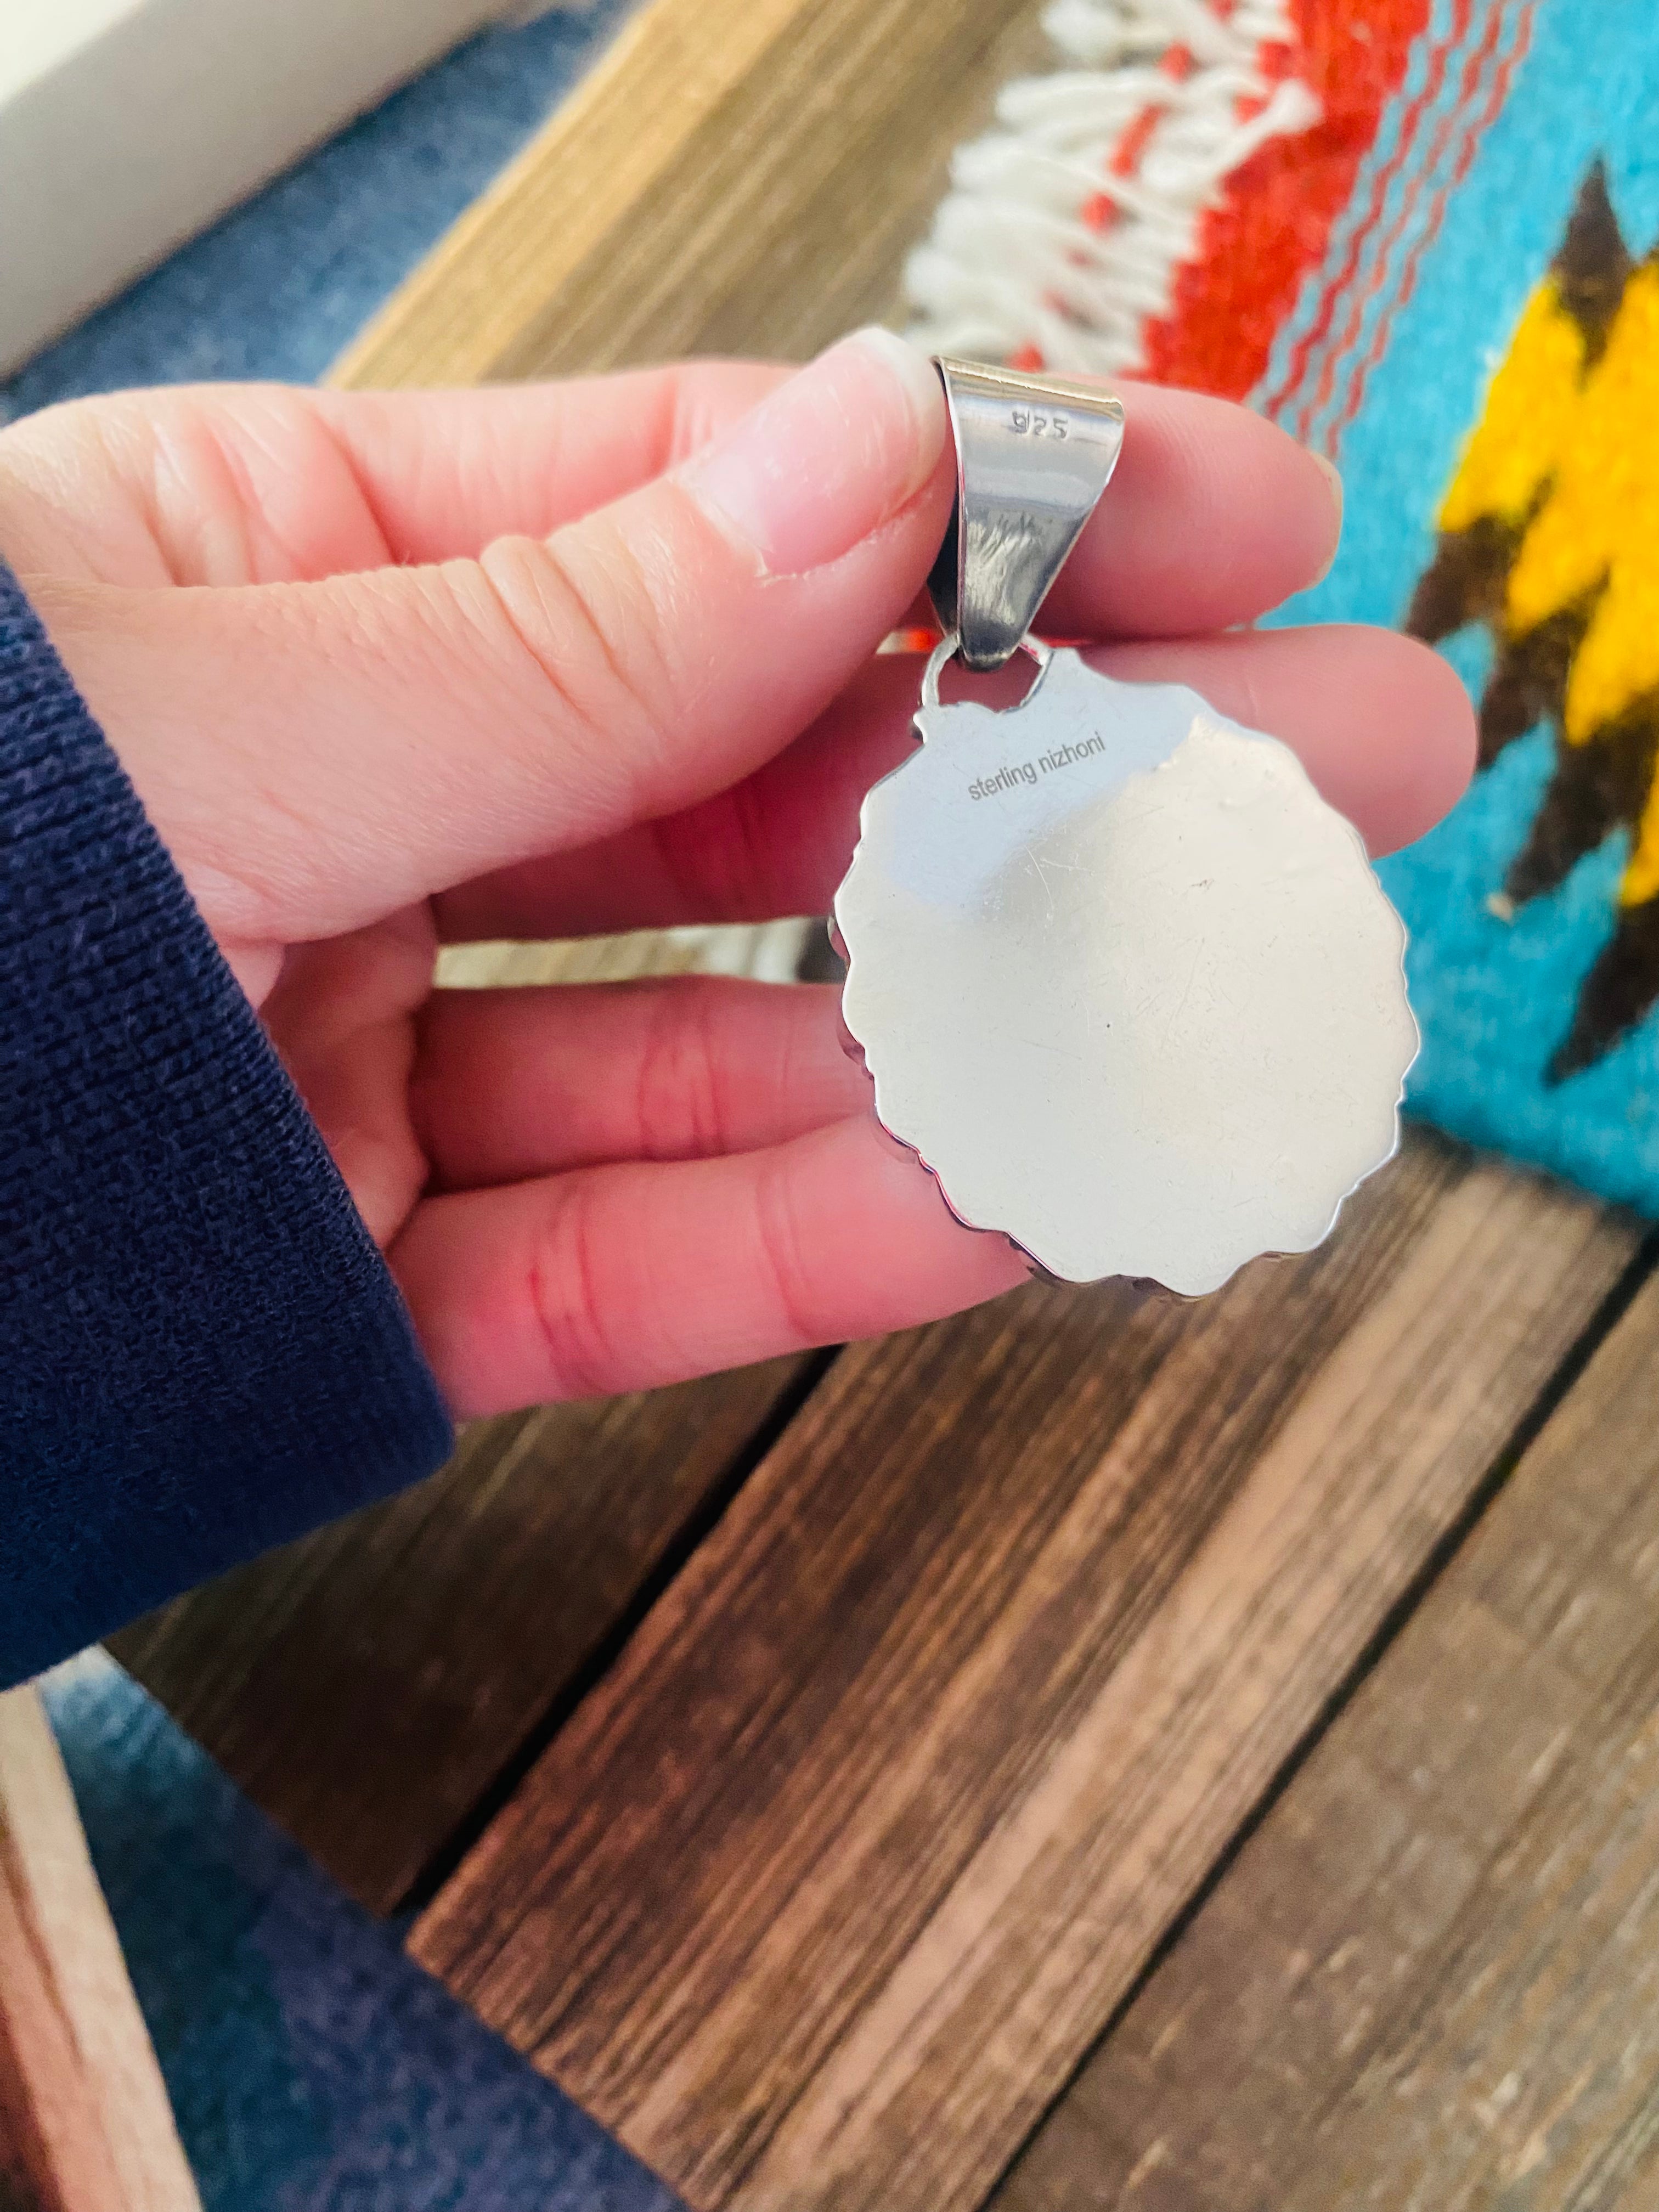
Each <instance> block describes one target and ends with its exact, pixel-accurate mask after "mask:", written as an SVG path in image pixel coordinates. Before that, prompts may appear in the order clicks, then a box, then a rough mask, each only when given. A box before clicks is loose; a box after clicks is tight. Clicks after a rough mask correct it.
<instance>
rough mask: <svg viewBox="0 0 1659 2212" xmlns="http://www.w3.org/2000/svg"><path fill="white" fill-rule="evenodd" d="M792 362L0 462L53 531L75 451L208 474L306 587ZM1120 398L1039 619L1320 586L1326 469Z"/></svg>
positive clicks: (260, 566) (1171, 625)
mask: <svg viewBox="0 0 1659 2212" xmlns="http://www.w3.org/2000/svg"><path fill="white" fill-rule="evenodd" d="M787 374H789V372H788V370H787V368H784V367H782V366H781V365H780V364H778V363H775V362H743V361H700V362H681V363H678V364H677V365H676V366H673V367H670V368H649V369H633V370H626V371H621V372H618V373H617V374H612V375H605V376H592V377H578V378H574V379H572V380H569V381H568V382H565V383H561V384H525V385H515V386H489V387H486V388H484V389H482V390H478V391H428V392H313V391H304V390H299V389H294V388H289V387H287V386H274V385H225V386H184V387H178V388H175V389H173V390H170V391H163V392H128V393H123V394H120V395H118V396H117V397H115V398H109V399H97V400H87V401H78V402H75V403H72V404H71V405H70V406H69V407H67V408H64V409H50V410H46V413H45V414H43V415H41V416H30V417H27V418H26V419H25V420H24V421H23V422H20V423H17V424H15V425H14V426H13V428H10V429H9V430H8V431H7V432H6V433H5V434H4V436H3V439H0V454H3V456H4V459H5V460H6V463H7V465H8V467H7V473H8V475H9V477H10V478H11V480H12V483H13V485H14V487H15V488H16V489H20V490H26V491H27V493H28V494H29V495H31V496H30V501H29V504H30V505H32V506H40V505H46V506H51V507H54V508H55V509H57V510H58V512H57V515H56V522H57V528H56V531H55V532H54V533H53V535H54V536H55V537H57V538H62V537H64V536H65V535H66V534H67V532H68V529H69V527H70V526H72V524H73V519H74V518H75V517H76V515H77V514H79V513H82V512H84V511H86V510H87V509H88V507H91V506H92V505H93V499H94V494H93V493H92V492H91V491H89V490H88V488H87V487H86V486H84V485H83V484H82V483H80V482H79V481H78V479H77V455H79V456H80V460H79V464H78V466H79V468H80V469H82V470H89V469H97V470H109V469H114V470H115V471H117V473H118V475H120V476H121V477H124V478H125V479H127V480H129V481H130V483H131V485H132V486H133V487H134V488H135V489H137V490H139V491H142V492H143V494H144V501H149V499H150V496H151V493H152V491H153V487H154V484H155V481H156V480H157V479H158V477H159V478H160V480H161V481H164V482H167V483H175V482H176V483H181V484H182V485H183V486H184V488H185V489H184V491H183V494H182V496H183V497H184V498H185V500H186V501H188V502H190V503H191V504H192V505H193V506H196V507H199V506H200V504H201V496H202V495H198V494H197V492H196V491H192V489H191V487H193V486H199V485H201V484H205V485H208V486H210V487H211V489H212V494H213V496H214V497H215V498H216V499H228V500H234V501H238V502H239V503H240V507H241V510H242V513H241V525H242V526H241V527H240V529H238V530H230V531H227V530H221V531H220V532H218V533H217V536H219V537H225V536H228V537H229V538H230V539H231V540H232V542H234V543H235V544H247V545H250V546H255V547H258V548H259V549H261V550H260V554H259V558H258V561H257V562H256V563H255V565H254V568H253V570H252V573H251V574H249V575H248V576H247V577H246V578H240V577H239V578H238V579H237V580H249V581H252V580H275V579H276V578H277V577H279V576H282V577H286V578H287V579H289V580H293V581H315V580H320V579H322V578H324V577H325V576H328V575H331V574H339V573H341V572H343V571H344V570H348V569H361V568H367V567H371V566H373V565H374V564H375V563H376V562H380V561H386V562H392V563H395V564H396V565H397V566H398V567H406V566H409V565H410V564H415V563H423V562H443V561H449V560H454V559H470V558H471V557H473V556H477V554H479V553H481V552H482V551H483V550H484V548H485V547H486V546H487V545H489V544H491V543H492V542H493V541H494V540H495V539H497V538H505V537H527V538H544V537H547V536H549V535H550V533H551V532H554V531H555V530H557V529H559V528H561V527H562V526H564V525H566V524H568V523H570V522H572V521H574V520H577V519H579V518H580V517H581V516H583V515H586V514H589V513H592V512H593V510H594V509H595V508H597V507H604V506H605V505H607V504H609V503H610V502H611V501H613V500H617V499H621V498H623V497H624V496H626V495H628V494H629V493H630V492H633V491H635V490H637V489H639V488H640V487H641V485H643V484H646V483H650V482H651V481H652V480H653V478H655V477H659V476H661V475H663V474H664V473H665V472H666V471H669V470H671V469H672V468H674V467H676V466H678V465H679V464H680V463H681V462H683V461H684V460H686V459H688V458H689V457H690V455H691V454H693V453H696V452H697V451H699V450H700V449H701V448H702V447H704V446H706V445H707V444H708V442H709V441H711V440H712V439H714V438H716V437H718V436H719V435H720V433H721V432H722V431H723V430H725V429H726V428H727V427H728V426H729V425H730V424H731V423H732V422H735V421H736V420H737V418H738V416H741V415H743V414H744V412H745V411H746V410H748V409H749V408H750V406H752V405H753V404H754V403H755V402H756V401H757V399H759V398H761V397H762V396H763V394H764V393H765V392H769V391H770V390H771V389H772V388H773V387H774V386H775V385H777V384H778V383H780V382H781V381H782V380H783V379H784V378H785V377H786V376H787ZM1115 389H1116V390H1118V392H1120V394H1121V398H1122V399H1123V404H1124V408H1125V411H1126V414H1127V422H1128V428H1127V436H1126V438H1125V441H1124V447H1123V456H1122V459H1121V461H1120V463H1119V465H1118V468H1117V472H1116V474H1115V477H1113V479H1112V483H1111V484H1110V486H1109V489H1108V490H1107V493H1106V495H1105V497H1104V499H1103V501H1102V502H1101V504H1100V507H1098V508H1097V511H1096V513H1095V515H1094V517H1093V519H1092V520H1091V522H1090V524H1089V526H1088V527H1087V528H1086V529H1085V532H1084V533H1083V537H1082V538H1081V539H1080V540H1079V544H1078V546H1077V548H1076V550H1075V551H1074V552H1073V555H1072V557H1071V560H1070V561H1069V562H1068V563H1067V565H1066V571H1065V573H1064V574H1063V575H1062V576H1061V578H1060V582H1059V583H1058V585H1057V586H1055V588H1054V592H1053V594H1052V596H1051V598H1050V599H1049V601H1048V605H1047V607H1046V608H1045V610H1044V614H1043V624H1044V627H1045V628H1046V629H1049V630H1050V631H1052V632H1053V633H1054V634H1055V635H1066V636H1075V637H1101V638H1105V637H1114V636H1134V635H1142V636H1153V635H1164V636H1180V635H1191V634H1192V633H1194V632H1196V631H1200V630H1206V629H1227V628H1229V627H1230V626H1231V625H1232V624H1233V623H1241V622H1248V621H1249V620H1250V619H1252V617H1255V616H1256V615H1259V614H1261V613H1263V612H1265V611H1266V610H1267V608H1269V607H1272V606H1276V605H1278V604H1279V601H1280V600H1281V599H1285V597H1287V596H1288V595H1289V593H1291V592H1294V591H1297V590H1298V589H1300V587H1301V586H1303V585H1304V584H1307V583H1310V582H1311V581H1312V580H1313V579H1314V578H1315V577H1316V575H1317V574H1319V572H1320V571H1321V570H1322V568H1324V566H1325V565H1326V563H1327V562H1328V560H1329V558H1330V556H1331V555H1332V553H1333V552H1334V550H1335V546H1336V539H1337V532H1338V527H1339V520H1340V498H1339V497H1338V496H1337V495H1336V494H1335V493H1334V485H1333V479H1332V476H1331V473H1330V472H1329V471H1328V470H1327V469H1326V468H1325V466H1324V465H1323V464H1322V463H1321V462H1319V461H1317V460H1316V459H1314V458H1313V456H1312V455H1311V454H1310V453H1306V452H1305V451H1304V449H1303V448H1302V447H1299V446H1297V444H1296V443H1295V442H1294V441H1292V440H1291V439H1290V438H1288V437H1287V436H1286V435H1285V433H1284V432H1283V431H1282V430H1279V429H1278V428H1275V427H1274V426H1273V424H1272V423H1269V422H1264V421H1263V420H1262V419H1261V417H1260V416H1254V415H1251V414H1249V413H1248V412H1247V411H1246V410H1244V409H1243V408H1241V407H1236V406H1234V405H1232V404H1231V403H1230V402H1227V401H1225V400H1218V399H1211V398H1206V397H1205V396H1203V395H1202V394H1201V393H1198V392H1173V391H1162V390H1159V389H1158V387H1156V386H1151V385H1137V384H1122V385H1119V386H1115ZM77 425H79V426H82V428H81V429H80V430H77V428H76V426H77ZM83 448H84V451H82V449H83ZM192 455H195V456H197V457H198V458H197V459H195V460H192V459H191V456H192ZM143 503H144V502H143V501H141V504H143ZM65 508H67V509H68V513H64V512H63V510H64V509H65ZM348 508H349V509H351V512H350V513H348V512H347V509H348ZM94 511H95V508H94ZM145 511H146V512H148V511H149V507H148V506H146V507H145ZM0 519H3V520H5V522H6V523H7V526H8V529H9V533H10V536H11V537H13V538H15V539H16V542H15V543H9V544H8V549H7V550H9V552H10V555H11V557H12V559H13V562H14V565H15V566H20V567H23V568H31V569H37V570H44V571H47V572H52V571H55V570H58V569H59V567H60V564H59V562H58V561H57V560H55V559H54V558H53V557H52V550H51V547H52V540H51V539H50V538H48V539H46V540H45V541H43V543H42V545H41V547H40V550H32V547H31V544H30V542H29V540H30V533H29V532H28V531H27V528H26V527H25V525H26V524H27V512H24V513H21V514H20V513H11V514H9V515H7V516H5V517H4V518H0ZM200 529H201V517H200V515H199V513H195V514H191V515H189V516H185V517H181V518H180V527H179V529H178V530H177V531H176V532H175V533H174V534H175V536H176V538H178V539H179V541H180V542H179V544H176V545H175V546H174V548H173V561H172V563H171V566H172V574H173V580H174V581H176V582H180V583H214V582H218V581H220V580H222V579H221V577H220V575H219V574H217V573H216V572H215V571H214V570H212V569H211V568H208V567H197V566H196V565H192V555H191V548H192V547H193V545H194V542H195V539H196V538H197V535H199V534H200ZM123 580H132V579H131V578H124V579H123ZM158 580H159V578H158ZM916 582H917V584H918V585H920V583H921V578H920V577H918V578H917V579H916Z"/></svg>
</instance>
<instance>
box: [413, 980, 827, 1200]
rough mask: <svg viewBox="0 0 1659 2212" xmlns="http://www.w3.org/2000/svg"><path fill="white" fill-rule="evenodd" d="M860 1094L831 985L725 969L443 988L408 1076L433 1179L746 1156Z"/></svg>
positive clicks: (475, 1180)
mask: <svg viewBox="0 0 1659 2212" xmlns="http://www.w3.org/2000/svg"><path fill="white" fill-rule="evenodd" d="M869 1103H870V1083H869V1079H868V1077H867V1076H866V1074H865V1073H864V1070H863V1068H862V1067H861V1066H859V1065H858V1064H857V1063H856V1062H855V1061H854V1060H852V1059H851V1058H849V1057H848V1053H847V1051H846V1049H845V1048H844V1045H843V1041H842V1026H841V1014H840V994H839V993H838V992H837V991H836V990H835V989H834V988H833V987H830V986H828V985H823V986H807V985H801V986H799V987H780V986H779V985H777V984H775V983H751V982H745V981H739V980H738V979H736V978H734V977H730V976H723V975H698V976H690V975H686V976H674V977H671V978H666V979H663V978H658V979H653V980H652V981H642V982H637V983H619V984H592V983H589V984H580V985H565V986H561V985H554V986H552V987H550V988H547V989H534V990H527V989H520V990H502V991H440V992H438V993H436V994H435V995H434V997H433V999H432V1000H431V1002H430V1004H429V1006H428V1009H427V1012H426V1013H425V1016H424V1017H423V1020H422V1036H421V1044H420V1052H419V1057H418V1060H417V1062H416V1069H415V1073H414V1079H413V1081H412V1083H411V1084H410V1111H411V1113H412V1115H413V1116H414V1121H415V1127H416V1133H417V1135H418V1136H419V1138H420V1140H421V1146H422V1151H423V1152H424V1153H425V1156H426V1158H427V1160H428V1163H429V1164H430V1167H431V1170H432V1174H433V1178H434V1183H435V1187H436V1188H440V1189H466V1188H471V1187H473V1186H475V1185H480V1184H485V1183H502V1182H522V1181H524V1180H526V1178H528V1177H530V1176H542V1175H547V1174H550V1173H552V1172H553V1171H554V1170H560V1169H565V1168H574V1167H585V1166H589V1165H591V1164H594V1163H596V1162H599V1161H604V1160H624V1159H641V1160H684V1159H696V1158H704V1157H706V1156H712V1155H714V1154H717V1153H721V1152H753V1151H757V1150H759V1149H760V1148H761V1147H763V1146H768V1145H776V1144H781V1143H783V1142H785V1141H787V1139H789V1138H791V1137H794V1136H799V1135H800V1134H801V1133H804V1132H805V1131H806V1130H809V1129H816V1128H820V1127H823V1125H824V1124H825V1123H826V1122H829V1121H839V1120H842V1118H844V1117H846V1116H848V1115H854V1114H859V1113H861V1112H864V1111H866V1110H867V1109H868V1107H869Z"/></svg>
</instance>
